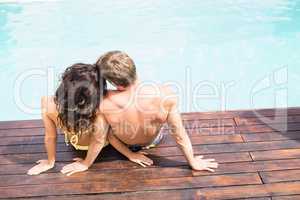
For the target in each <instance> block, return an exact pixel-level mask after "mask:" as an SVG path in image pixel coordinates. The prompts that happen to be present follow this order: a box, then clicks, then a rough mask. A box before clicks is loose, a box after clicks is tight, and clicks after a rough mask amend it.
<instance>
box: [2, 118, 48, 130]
mask: <svg viewBox="0 0 300 200" xmlns="http://www.w3.org/2000/svg"><path fill="white" fill-rule="evenodd" d="M38 127H39V128H40V127H44V125H43V123H42V121H41V120H40V119H35V120H19V121H0V129H11V128H38Z"/></svg>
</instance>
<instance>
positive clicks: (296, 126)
mask: <svg viewBox="0 0 300 200" xmlns="http://www.w3.org/2000/svg"><path fill="white" fill-rule="evenodd" d="M284 127H286V128H287V130H285V131H299V130H300V123H290V124H287V126H286V124H273V125H270V126H268V125H266V124H263V125H262V124H261V125H249V126H248V125H247V126H238V127H237V128H236V129H237V131H239V132H240V133H261V132H276V131H277V132H278V131H279V130H282V129H284Z"/></svg>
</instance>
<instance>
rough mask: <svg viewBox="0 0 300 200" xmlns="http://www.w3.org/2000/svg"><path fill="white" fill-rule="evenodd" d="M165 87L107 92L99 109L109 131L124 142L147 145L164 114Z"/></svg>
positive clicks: (140, 87)
mask: <svg viewBox="0 0 300 200" xmlns="http://www.w3.org/2000/svg"><path fill="white" fill-rule="evenodd" d="M167 95H168V89H167V88H166V87H163V86H158V85H156V86H141V85H138V84H137V85H135V86H134V87H132V88H130V89H128V90H125V91H109V92H108V95H107V97H105V99H104V101H103V103H102V105H101V111H102V112H103V114H104V116H105V118H106V120H107V122H108V123H109V124H110V126H111V128H112V130H113V133H114V134H115V135H116V136H117V137H118V138H119V139H120V140H121V141H123V142H124V143H126V144H141V145H145V144H149V143H150V142H151V141H153V139H154V138H155V137H156V136H157V134H158V133H159V131H160V129H161V127H162V125H163V123H164V122H166V119H167V116H168V100H167V98H166V97H167Z"/></svg>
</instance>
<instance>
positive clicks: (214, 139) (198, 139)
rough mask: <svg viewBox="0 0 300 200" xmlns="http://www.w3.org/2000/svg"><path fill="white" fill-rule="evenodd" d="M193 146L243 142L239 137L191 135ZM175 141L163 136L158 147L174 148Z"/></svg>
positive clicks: (233, 135)
mask: <svg viewBox="0 0 300 200" xmlns="http://www.w3.org/2000/svg"><path fill="white" fill-rule="evenodd" d="M190 139H191V142H192V144H193V145H199V144H222V143H239V142H244V141H243V139H242V137H241V135H239V134H232V135H198V136H196V135H192V136H190ZM176 145H177V144H176V142H175V140H174V139H173V138H172V136H171V135H170V134H167V135H165V137H164V138H163V140H162V141H161V143H160V144H159V145H158V146H159V147H166V146H176Z"/></svg>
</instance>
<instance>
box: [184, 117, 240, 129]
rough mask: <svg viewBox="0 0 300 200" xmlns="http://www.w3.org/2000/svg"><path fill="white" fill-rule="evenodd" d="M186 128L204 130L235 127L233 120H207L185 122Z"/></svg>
mask: <svg viewBox="0 0 300 200" xmlns="http://www.w3.org/2000/svg"><path fill="white" fill-rule="evenodd" d="M183 124H184V127H185V128H186V129H195V128H204V127H223V126H234V125H235V123H234V121H233V118H230V119H223V118H220V119H206V120H184V121H183Z"/></svg>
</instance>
